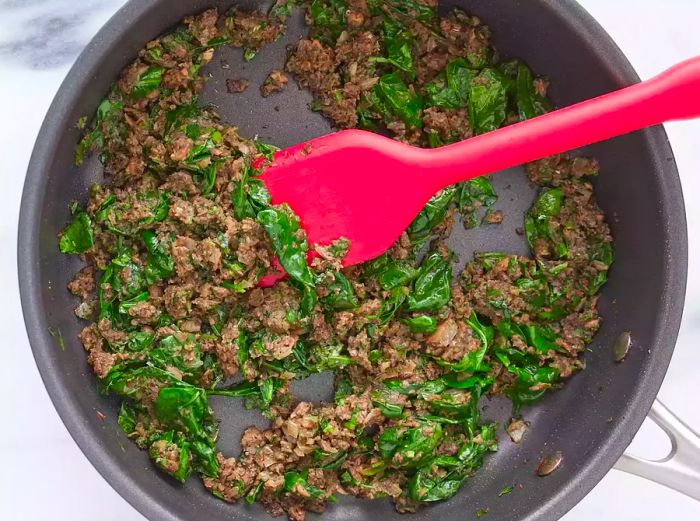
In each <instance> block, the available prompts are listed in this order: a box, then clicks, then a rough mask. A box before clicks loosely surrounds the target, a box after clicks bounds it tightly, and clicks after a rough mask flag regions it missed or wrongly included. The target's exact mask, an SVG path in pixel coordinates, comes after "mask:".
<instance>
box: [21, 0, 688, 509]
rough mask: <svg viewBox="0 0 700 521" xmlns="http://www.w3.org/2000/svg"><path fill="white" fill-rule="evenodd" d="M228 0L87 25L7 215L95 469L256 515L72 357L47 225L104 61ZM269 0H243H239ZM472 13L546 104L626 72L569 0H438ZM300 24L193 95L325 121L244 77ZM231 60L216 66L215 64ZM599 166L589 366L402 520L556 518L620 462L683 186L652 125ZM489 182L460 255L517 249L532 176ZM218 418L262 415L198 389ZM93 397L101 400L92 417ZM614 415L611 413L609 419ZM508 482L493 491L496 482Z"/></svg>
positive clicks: (679, 302)
mask: <svg viewBox="0 0 700 521" xmlns="http://www.w3.org/2000/svg"><path fill="white" fill-rule="evenodd" d="M232 3H233V2H231V1H225V0H187V1H185V0H179V1H177V2H173V1H170V0H132V1H130V2H129V3H128V4H127V5H126V6H125V7H124V8H122V9H121V10H120V11H119V12H118V13H117V14H116V15H115V16H114V17H113V18H112V19H111V20H110V21H109V22H108V23H107V25H105V27H104V28H103V29H102V30H101V31H100V32H99V33H98V34H97V36H96V37H95V38H94V39H93V40H92V42H91V43H90V44H89V45H88V46H87V48H86V49H85V51H84V52H83V53H82V54H81V56H80V58H79V59H78V61H77V62H76V64H75V65H74V66H73V68H72V69H71V71H70V73H69V74H68V77H67V78H66V80H65V81H64V82H63V85H62V86H61V88H60V90H59V92H58V94H57V95H56V98H55V100H54V102H53V104H52V105H51V108H50V110H49V113H48V115H47V117H46V120H45V121H44V124H43V127H42V129H41V132H40V134H39V137H38V139H37V143H36V146H35V149H34V153H33V155H32V159H31V162H30V165H29V171H28V174H27V179H26V183H25V187H24V194H23V197H22V208H21V215H20V229H19V278H20V290H21V297H22V306H23V309H24V317H25V321H26V326H27V330H28V333H29V338H30V341H31V345H32V349H33V350H34V356H35V358H36V362H37V365H38V366H39V370H40V372H41V375H42V377H43V379H44V383H45V385H46V387H47V389H48V391H49V394H50V395H51V398H52V400H53V402H54V405H55V406H56V409H57V410H58V412H59V414H60V416H61V418H62V419H63V421H64V422H65V424H66V426H67V427H68V430H69V431H70V433H71V435H72V436H73V437H74V439H75V440H76V442H77V443H78V445H79V446H80V447H81V449H82V450H83V452H84V453H85V454H86V456H87V457H88V458H89V459H90V461H91V462H92V463H93V465H95V467H96V468H97V469H98V471H99V472H100V473H101V474H102V475H103V476H104V477H105V479H107V480H108V481H109V482H110V483H111V484H112V486H113V487H114V488H115V489H116V490H117V491H118V492H119V493H120V494H121V495H123V496H124V497H125V498H126V499H127V500H128V501H129V502H130V503H132V504H133V505H134V506H135V507H136V508H137V509H138V510H140V511H141V512H142V513H143V514H144V515H146V516H147V517H149V518H150V519H154V520H164V519H174V520H194V519H211V520H214V519H246V518H250V519H252V518H256V519H264V518H267V514H266V513H265V512H264V510H263V509H262V508H261V507H259V506H257V505H254V506H247V505H244V504H238V505H233V506H232V505H229V504H226V503H224V502H222V501H219V500H217V499H215V498H213V497H212V496H211V495H210V494H209V493H208V492H206V491H205V490H204V488H203V487H202V485H201V483H200V480H198V479H196V478H192V479H190V480H189V481H188V482H187V483H186V484H185V485H184V486H181V485H178V484H175V483H174V482H173V481H172V480H171V479H170V478H168V477H166V476H164V475H163V474H161V473H159V472H158V471H156V470H155V469H154V468H153V466H152V465H151V464H150V463H149V461H148V457H147V455H146V454H145V453H144V452H142V451H139V450H138V449H137V448H136V446H135V445H134V444H132V443H131V442H130V441H128V440H127V439H126V437H125V436H124V435H123V433H122V432H121V431H120V430H119V428H118V427H117V425H116V421H115V419H116V416H117V402H116V401H114V400H112V399H110V398H107V397H104V396H101V395H100V394H99V393H98V391H97V387H96V384H95V378H94V376H93V375H92V374H91V372H90V370H89V369H88V367H87V365H86V363H85V354H84V352H83V348H82V346H81V345H80V342H79V341H78V339H77V338H76V337H77V334H78V332H79V331H80V329H81V327H82V325H81V324H80V323H79V320H78V319H76V317H75V315H74V314H73V308H74V307H75V306H76V301H75V300H74V298H72V297H71V296H70V295H69V293H68V292H67V291H66V290H65V286H66V283H67V282H68V281H69V280H70V279H71V277H72V275H73V274H74V273H75V272H76V271H77V270H78V269H79V262H78V261H77V260H76V259H73V258H70V257H68V256H64V255H61V254H60V253H59V251H58V248H57V243H56V234H57V233H58V232H59V231H60V230H61V229H62V228H63V227H64V225H65V223H66V222H67V221H68V219H69V211H68V205H69V203H70V201H72V200H74V199H77V200H79V201H84V200H85V195H86V193H87V189H88V186H89V185H90V184H91V183H92V182H93V181H95V180H100V179H101V170H100V168H99V164H98V162H97V160H96V159H95V158H92V160H90V161H88V162H87V164H86V165H84V166H83V167H82V168H76V167H75V166H73V150H74V148H75V145H76V143H77V141H78V139H79V135H80V131H79V130H78V129H77V128H76V122H77V121H78V119H79V118H80V117H81V116H85V115H88V116H91V115H92V114H93V113H94V110H95V108H96V106H97V104H98V102H99V100H100V98H101V97H102V96H104V95H105V94H106V92H107V90H108V88H109V86H110V84H111V83H112V82H113V81H114V80H115V79H116V78H117V75H118V73H119V71H120V70H121V69H122V67H124V66H125V65H126V64H128V63H129V62H130V61H131V60H133V59H134V57H135V56H136V53H137V52H138V50H139V49H141V48H142V47H143V46H144V44H145V43H146V42H147V41H148V40H150V39H152V38H154V37H156V36H157V35H159V34H160V33H163V32H164V31H167V30H168V29H169V28H171V27H173V25H174V24H176V23H177V22H178V21H179V20H180V19H181V18H182V17H184V16H186V15H188V14H194V13H197V12H199V11H201V10H203V9H205V8H208V7H211V6H217V7H219V8H220V9H226V8H228V7H230V6H231V4H232ZM269 3H270V2H254V1H240V2H238V4H239V5H241V6H243V7H247V8H252V7H254V6H258V7H262V8H266V7H267V6H268V5H269ZM441 4H442V7H441V8H442V9H445V10H447V9H449V8H450V7H453V6H459V7H461V8H463V9H465V10H467V11H469V12H472V13H474V14H476V15H478V16H480V17H481V18H482V19H483V20H484V21H485V23H486V24H488V25H489V26H490V27H491V29H492V31H493V40H494V43H495V45H496V47H497V48H498V49H499V50H500V51H501V52H502V54H503V55H504V56H505V57H508V56H513V57H519V58H522V59H524V60H525V61H526V62H527V63H529V64H530V65H531V66H532V68H533V69H534V70H535V71H536V72H537V73H538V74H541V75H545V76H548V77H549V78H550V79H551V82H552V87H551V96H552V98H553V100H554V102H555V103H556V104H557V105H559V106H564V105H569V104H571V103H574V102H576V101H580V100H583V99H588V98H591V97H593V96H596V95H599V94H602V93H605V92H608V91H611V90H613V89H617V88H620V87H623V86H625V85H629V84H631V83H634V82H637V81H638V77H637V75H636V74H635V72H634V70H633V69H632V67H631V66H630V64H629V62H628V61H627V60H626V58H625V57H624V56H623V55H622V53H621V52H620V50H619V49H618V48H617V46H616V45H615V44H614V43H613V41H612V40H611V39H610V37H609V36H608V35H607V34H606V33H605V32H604V31H603V29H602V28H601V27H600V26H599V25H598V24H597V23H596V22H595V21H594V20H593V19H592V18H591V17H590V16H589V15H588V14H587V13H586V12H585V11H584V10H583V9H582V8H581V7H580V6H579V5H578V4H576V3H575V2H574V1H571V0H464V1H454V0H453V1H443V2H441ZM303 32H304V30H303V23H302V18H301V16H299V15H298V14H297V16H295V17H294V18H293V20H292V22H291V26H290V29H289V30H288V32H287V36H286V37H285V40H284V41H281V42H277V43H275V44H273V45H270V46H269V47H267V48H265V49H264V50H262V51H261V52H260V53H259V55H258V56H257V57H256V58H255V60H253V61H252V62H250V63H247V64H243V62H242V59H241V53H240V51H234V50H231V49H224V50H222V51H219V54H218V55H217V56H216V57H215V58H214V60H213V61H212V63H211V64H210V65H209V66H208V67H207V69H206V70H205V74H211V76H212V77H211V78H210V79H209V80H208V82H207V85H206V88H205V91H204V94H203V96H202V101H203V102H209V103H213V104H214V105H216V106H217V107H218V109H219V112H220V114H221V115H222V117H223V118H224V119H225V120H226V121H228V122H230V123H233V124H236V125H238V126H239V128H240V130H241V132H242V133H243V134H244V135H246V136H248V137H252V136H254V135H255V134H259V135H260V137H261V138H262V139H263V141H266V142H271V143H274V144H277V145H279V146H287V145H291V144H294V143H297V142H300V141H304V140H307V139H310V138H312V137H315V136H318V135H320V134H324V133H326V132H328V131H330V126H329V125H328V123H327V122H326V121H325V120H324V119H323V118H322V117H321V116H319V115H318V114H314V113H311V112H310V111H308V110H307V108H306V106H307V104H308V102H309V101H310V95H309V94H308V93H306V92H303V91H299V90H298V89H297V88H296V86H294V85H291V86H290V87H289V88H288V89H287V90H286V91H284V92H282V93H281V94H278V95H275V96H272V97H269V98H265V99H263V98H261V97H260V96H259V95H258V93H257V88H256V87H257V86H259V85H260V84H261V82H262V81H263V79H264V77H265V76H266V75H267V73H268V72H269V71H270V69H272V68H282V66H283V63H284V60H285V55H286V50H285V45H287V44H289V43H292V42H294V41H295V40H297V39H298V38H299V37H300V35H302V34H303ZM225 63H228V66H229V68H222V64H225ZM231 77H235V78H237V77H245V78H248V79H249V80H250V81H251V85H252V87H251V88H250V89H248V91H247V92H246V93H244V94H239V95H232V94H228V93H227V92H226V88H225V79H226V78H231ZM585 153H590V154H592V155H594V156H595V157H597V158H598V160H599V161H600V164H601V167H602V168H601V171H602V172H601V175H600V177H599V178H598V179H597V180H596V182H595V184H596V193H597V197H598V201H599V203H600V205H601V206H602V207H603V209H604V210H605V212H606V215H607V216H608V220H609V222H610V225H611V227H612V231H613V234H614V237H615V246H616V260H615V264H614V265H613V268H612V270H611V272H610V280H609V282H608V284H607V285H606V286H605V288H604V290H603V293H602V297H601V299H600V311H601V314H602V316H603V318H604V321H603V325H602V327H601V330H600V332H599V333H598V335H597V336H596V338H595V340H594V342H593V344H592V345H591V349H590V352H589V353H588V354H587V356H586V362H587V366H588V367H587V369H586V371H584V372H582V373H580V374H578V375H576V376H575V377H574V378H572V379H571V381H569V382H568V384H567V385H566V387H565V388H564V389H563V390H561V391H559V392H556V393H552V394H550V395H549V396H547V397H546V398H545V399H544V400H542V401H541V402H540V403H539V404H538V405H537V406H535V407H532V408H530V409H527V410H526V411H525V416H526V418H527V419H528V420H530V421H531V422H532V428H531V430H530V431H529V433H528V434H527V435H526V437H525V439H524V441H523V442H522V443H521V444H519V445H515V444H513V443H511V442H510V440H508V437H507V436H506V435H505V433H503V432H502V431H501V440H502V443H501V449H500V450H499V451H498V453H497V454H495V455H493V456H490V457H489V458H488V459H487V461H486V464H485V466H484V468H483V469H482V470H481V471H479V472H478V473H477V475H476V476H475V477H474V478H473V479H471V480H470V481H469V482H468V483H467V485H466V486H465V487H464V488H463V489H462V490H461V491H460V493H459V494H458V495H457V496H456V497H455V498H453V499H451V500H449V501H446V502H442V503H439V504H436V505H434V506H432V507H430V508H425V509H422V510H420V511H419V512H418V513H417V514H415V515H414V516H412V517H402V518H401V519H402V520H404V521H406V520H408V519H411V520H413V521H423V520H427V519H441V520H445V521H451V520H455V521H456V520H459V521H463V520H465V519H470V518H474V517H475V511H476V510H477V509H478V508H485V507H489V508H490V512H489V516H488V517H489V518H491V519H498V520H511V519H556V518H558V517H560V516H561V515H563V514H564V513H565V512H566V511H567V510H569V509H570V508H571V507H572V506H573V505H575V504H576V503H577V502H578V501H579V500H580V499H581V498H582V497H583V496H584V495H585V494H586V493H587V492H589V491H590V490H591V489H592V488H593V486H594V485H595V484H596V483H598V481H599V480H600V479H601V478H602V477H603V476H604V475H605V474H606V473H607V472H608V470H609V469H610V468H611V467H612V466H613V464H614V463H615V462H616V461H617V460H618V458H619V457H620V455H621V454H622V453H623V451H624V449H625V448H626V447H627V446H628V444H629V443H630V441H631V440H632V438H633V436H634V434H635V433H636V432H637V429H638V428H639V426H640V425H641V423H642V421H643V419H644V417H645V416H646V414H647V412H648V411H649V408H650V406H651V404H652V402H653V400H654V397H655V396H656V393H657V391H658V389H659V386H660V385H661V381H662V379H663V377H664V374H665V372H666V368H667V366H668V363H669V361H670V359H671V354H672V352H673V347H674V343H675V340H676V335H677V332H678V327H679V324H680V320H681V313H682V308H683V299H684V293H685V282H686V270H687V238H686V221H685V214H684V209H683V196H682V193H681V186H680V182H679V178H678V172H677V170H676V165H675V163H674V159H673V154H672V151H671V147H670V146H669V143H668V140H667V137H666V134H665V132H664V130H663V128H661V127H656V128H651V129H648V130H645V131H642V132H637V133H634V134H632V135H628V136H625V137H622V138H618V139H614V140H611V141H608V142H605V143H601V144H598V145H595V146H593V147H590V150H586V151H585ZM494 183H495V185H496V188H497V190H498V192H499V194H500V198H499V201H498V203H497V206H496V208H498V209H502V210H504V212H505V215H506V219H505V222H504V223H503V224H502V225H501V226H499V227H482V228H480V229H476V230H471V231H465V230H463V229H461V227H457V228H459V229H457V230H456V232H455V234H454V236H453V237H452V238H451V241H452V246H453V248H455V249H456V251H457V252H458V254H459V257H460V259H461V262H462V263H464V262H466V260H467V259H468V258H470V256H471V254H472V252H473V251H484V250H500V251H510V252H515V253H526V252H527V248H526V245H525V243H524V241H523V239H522V237H520V236H519V235H518V234H516V233H515V228H517V227H519V226H522V216H523V213H524V211H525V209H526V208H527V207H528V206H529V205H530V203H531V201H532V197H533V189H532V188H531V187H530V186H528V184H527V182H526V181H525V177H524V175H523V174H522V172H521V171H520V170H519V169H515V170H514V171H513V172H510V173H502V174H498V175H497V176H494ZM49 327H54V328H59V329H60V330H61V331H62V333H63V337H64V338H65V339H66V349H65V351H61V350H59V349H57V347H56V345H55V341H54V339H53V338H52V337H51V336H50V334H49V331H48V328H49ZM623 331H631V332H632V337H633V347H632V349H631V351H630V353H629V355H628V356H627V359H626V360H625V362H624V363H622V364H617V363H615V362H614V361H613V354H612V348H613V344H614V342H615V339H616V338H617V337H618V336H619V335H620V333H622V332H623ZM295 388H296V392H297V393H298V394H300V395H302V396H305V397H307V398H319V397H323V396H324V395H325V394H327V393H328V392H329V385H328V379H327V378H326V379H325V380H324V379H323V378H320V379H318V378H317V379H316V380H315V381H313V382H304V383H300V384H297V385H296V387H295ZM213 406H214V408H215V413H216V414H217V416H218V417H219V418H221V420H222V428H221V432H222V437H221V440H220V447H221V448H222V449H223V451H224V452H225V453H228V454H235V453H236V450H237V443H238V441H237V440H238V439H239V437H240V433H241V431H242V429H243V428H244V427H245V426H247V425H249V424H250V423H252V422H257V423H258V424H262V422H261V419H260V418H259V417H258V416H257V413H253V412H245V411H243V410H242V408H240V407H238V406H234V405H232V400H230V399H223V400H218V401H215V402H214V403H213ZM484 406H485V407H484V408H485V411H484V415H485V417H486V418H490V419H496V420H501V421H502V420H504V419H506V417H507V415H508V406H507V404H505V403H504V402H501V401H496V400H494V401H488V400H485V401H484ZM96 410H99V411H101V412H102V413H103V414H104V415H105V417H106V418H105V419H104V421H102V420H100V419H99V418H98V417H97V415H96V412H95V411H96ZM610 419H612V421H610ZM553 451H561V452H562V454H563V455H564V460H563V463H562V465H561V466H560V468H558V469H557V470H556V471H555V472H554V473H553V474H551V475H550V476H548V477H545V478H542V477H538V476H537V475H536V474H535V469H536V467H537V464H538V461H539V460H540V458H541V456H542V455H543V454H545V455H546V454H548V453H551V452H553ZM512 484H515V485H516V489H515V490H514V491H513V492H512V493H511V494H510V495H509V496H506V497H502V498H498V497H497V496H498V492H499V491H500V490H501V489H503V488H504V487H506V486H508V485H512ZM325 518H326V519H328V520H329V521H330V520H340V519H343V520H345V521H349V520H352V519H370V518H372V519H376V518H382V519H386V520H389V519H398V518H399V514H397V513H396V512H395V511H394V509H393V508H392V506H391V505H390V504H389V502H388V501H384V500H379V501H363V500H356V499H350V498H343V499H341V501H340V502H339V503H337V504H335V505H331V506H330V507H329V509H328V511H327V513H326V514H325Z"/></svg>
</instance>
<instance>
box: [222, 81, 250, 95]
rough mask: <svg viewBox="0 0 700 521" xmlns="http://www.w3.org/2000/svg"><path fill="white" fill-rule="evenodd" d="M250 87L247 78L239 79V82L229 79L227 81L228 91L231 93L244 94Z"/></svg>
mask: <svg viewBox="0 0 700 521" xmlns="http://www.w3.org/2000/svg"><path fill="white" fill-rule="evenodd" d="M248 85H250V82H249V81H248V80H246V79H245V78H239V79H237V80H234V79H231V78H229V79H227V80H226V90H228V91H229V92H231V93H239V92H244V91H245V90H246V89H247V88H248Z"/></svg>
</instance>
